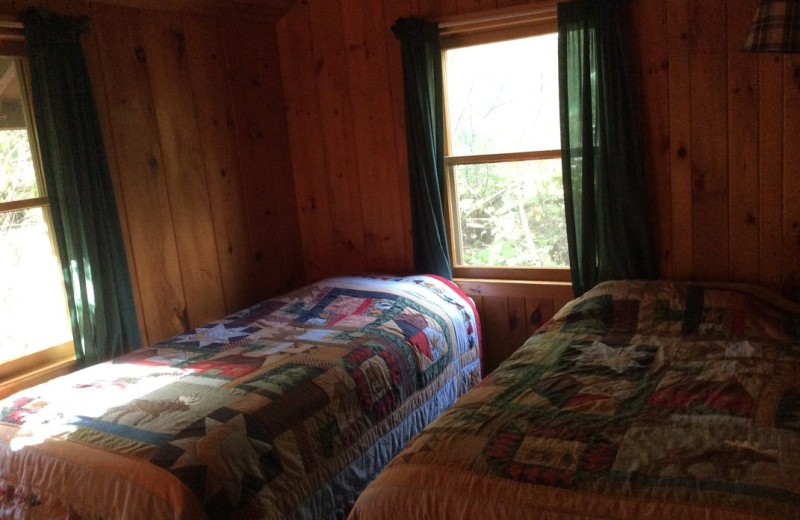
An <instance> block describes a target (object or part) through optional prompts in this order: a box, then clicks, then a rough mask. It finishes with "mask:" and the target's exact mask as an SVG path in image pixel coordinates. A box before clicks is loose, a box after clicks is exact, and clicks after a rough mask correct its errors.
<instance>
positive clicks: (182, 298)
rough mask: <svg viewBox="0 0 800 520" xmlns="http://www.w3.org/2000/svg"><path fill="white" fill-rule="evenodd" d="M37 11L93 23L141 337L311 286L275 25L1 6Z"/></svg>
mask: <svg viewBox="0 0 800 520" xmlns="http://www.w3.org/2000/svg"><path fill="white" fill-rule="evenodd" d="M125 3H129V4H133V5H135V2H125ZM150 3H151V4H154V5H157V3H154V2H150ZM166 4H169V5H175V3H174V2H172V3H170V2H167V3H166ZM28 5H43V6H45V7H47V8H48V9H50V10H51V11H53V12H57V13H61V14H72V15H84V14H86V15H88V16H89V17H90V25H91V32H90V33H89V34H87V35H86V36H85V38H84V40H83V43H84V48H85V52H86V55H87V61H88V66H89V71H90V75H91V77H92V84H93V88H94V92H95V98H96V101H97V105H98V111H99V114H100V120H101V125H102V127H103V132H104V137H105V144H106V149H107V152H108V156H109V163H110V167H111V171H112V175H113V180H114V186H115V190H116V196H117V202H118V205H119V210H120V214H121V220H122V225H123V228H124V233H125V239H126V244H127V247H128V260H129V264H130V266H131V272H132V276H133V282H134V289H135V292H136V294H135V297H136V304H137V311H138V315H139V321H140V326H141V330H142V334H143V337H144V341H145V343H146V344H150V343H153V342H156V341H159V340H161V339H164V338H166V337H168V336H171V335H173V334H175V333H177V332H180V331H182V330H184V329H187V328H190V327H194V326H198V325H201V324H203V323H206V322H208V321H210V320H212V319H215V318H219V317H222V316H223V315H224V314H226V313H228V312H232V311H235V310H239V309H241V308H243V307H245V306H247V305H249V304H252V303H255V302H257V301H260V300H262V299H264V298H266V297H268V296H272V295H275V294H277V293H280V292H283V291H285V290H287V289H289V288H293V287H296V286H298V285H299V284H300V283H302V280H303V272H302V268H303V264H302V261H301V257H300V254H301V251H300V239H299V233H298V219H297V211H296V205H295V202H294V200H295V194H294V185H293V179H292V168H291V156H290V154H289V146H288V134H287V130H286V118H285V110H284V99H283V87H282V84H281V80H280V73H279V67H278V64H279V61H278V57H277V40H276V38H275V33H274V27H275V19H274V17H272V18H270V17H269V15H268V11H265V13H266V14H263V15H259V14H258V13H256V14H252V13H248V14H237V13H230V12H228V11H226V10H225V9H219V8H216V9H215V8H210V9H206V11H207V12H202V11H201V10H198V9H197V8H196V7H195V8H192V9H186V10H184V11H178V10H161V9H155V8H154V9H141V8H134V7H125V6H117V5H107V4H104V3H94V2H92V3H84V2H77V1H63V0H50V1H46V2H41V1H36V2H34V1H27V0H26V1H21V0H17V1H15V2H12V1H4V2H0V11H2V12H5V13H16V12H18V11H19V10H21V9H23V8H25V7H27V6H28ZM183 5H191V3H187V4H183ZM199 5H202V6H205V7H208V5H210V4H209V3H208V2H200V3H199ZM212 7H213V6H212Z"/></svg>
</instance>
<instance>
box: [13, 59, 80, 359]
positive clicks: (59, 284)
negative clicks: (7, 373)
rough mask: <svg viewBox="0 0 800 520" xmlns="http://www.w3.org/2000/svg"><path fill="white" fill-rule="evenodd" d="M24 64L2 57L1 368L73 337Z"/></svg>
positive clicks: (62, 346)
mask: <svg viewBox="0 0 800 520" xmlns="http://www.w3.org/2000/svg"><path fill="white" fill-rule="evenodd" d="M22 65H23V63H22V59H21V58H18V57H0V273H2V275H0V319H1V320H2V327H0V363H6V362H8V361H10V360H15V359H18V358H23V357H25V356H30V355H32V354H34V353H38V352H42V351H44V350H46V349H50V348H52V347H56V348H57V349H59V350H60V351H69V350H71V346H70V345H69V343H70V342H71V339H72V333H71V329H70V322H69V311H68V309H67V305H66V297H65V293H64V284H63V280H62V274H61V265H60V262H59V259H58V254H57V252H56V248H55V243H54V241H53V236H52V231H51V225H50V211H49V202H48V199H47V194H46V191H45V188H44V182H43V181H42V177H41V174H40V170H39V168H38V161H37V160H36V158H37V157H38V156H37V153H36V152H37V150H36V147H35V142H36V141H35V139H33V138H32V136H34V135H35V133H34V132H32V130H31V128H32V127H31V120H32V119H31V117H30V110H29V105H28V103H27V99H28V97H27V91H26V89H25V87H26V83H25V81H24V69H23V67H22Z"/></svg>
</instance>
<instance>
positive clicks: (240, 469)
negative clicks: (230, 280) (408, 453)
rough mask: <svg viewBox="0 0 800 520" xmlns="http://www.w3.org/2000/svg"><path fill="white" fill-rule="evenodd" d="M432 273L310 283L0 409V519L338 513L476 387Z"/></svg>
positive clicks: (468, 334) (457, 321)
mask: <svg viewBox="0 0 800 520" xmlns="http://www.w3.org/2000/svg"><path fill="white" fill-rule="evenodd" d="M479 330H480V329H479V323H478V316H477V313H476V312H475V308H474V305H473V302H472V301H471V300H470V299H469V298H468V297H466V296H465V295H464V294H463V293H462V292H461V291H460V290H459V289H458V288H457V287H456V286H455V285H454V284H453V283H452V282H449V281H447V280H444V279H442V278H439V277H435V276H422V275H421V276H410V277H391V276H350V277H338V278H331V279H327V280H323V281H321V282H319V283H315V284H312V285H310V286H308V287H304V288H302V289H299V290H297V291H294V292H291V293H289V294H286V295H284V296H281V297H277V298H273V299H270V300H267V301H265V302H262V303H260V304H257V305H255V306H252V307H250V308H247V309H244V310H242V311H241V312H237V313H234V314H231V315H229V316H226V317H225V318H223V319H220V320H217V321H214V322H212V323H209V324H207V325H205V326H202V327H198V328H196V329H193V330H189V331H187V332H185V333H182V334H179V335H177V336H175V337H173V338H170V339H168V340H166V341H162V342H160V343H158V344H156V345H152V346H150V347H146V348H141V349H139V350H136V351H134V352H131V353H130V354H126V355H124V356H122V357H120V358H118V359H115V360H113V361H109V362H107V363H102V364H99V365H95V366H92V367H88V368H85V369H82V370H79V371H77V372H74V373H72V374H69V375H66V376H63V377H60V378H57V379H54V380H52V381H50V382H47V383H45V384H42V385H39V386H35V387H32V388H30V389H27V390H24V391H21V392H19V393H17V394H15V395H13V396H11V397H9V398H7V399H5V400H3V401H0V518H15V519H21V518H25V519H37V518H48V519H53V518H63V519H83V520H90V519H91V520H100V519H105V520H112V519H113V520H116V519H132V520H133V519H135V520H142V519H159V520H161V519H175V520H201V519H204V518H207V519H224V518H236V519H249V518H252V519H256V518H258V519H279V518H313V519H326V518H330V519H334V518H343V516H344V514H345V510H346V509H347V507H348V505H349V504H351V503H352V502H353V501H354V499H355V497H356V496H357V494H358V492H360V491H361V489H363V487H364V486H365V485H366V483H367V481H368V480H369V479H371V478H372V477H374V475H375V474H377V472H378V471H379V470H380V469H381V467H382V466H383V465H384V464H385V463H387V462H388V461H389V460H390V459H391V457H392V456H393V455H394V454H396V453H397V451H399V449H400V448H401V447H402V446H403V445H404V444H405V443H406V442H407V441H408V439H409V438H410V437H411V436H412V435H413V434H415V433H417V432H418V431H419V430H420V429H421V428H422V426H424V425H425V424H426V423H428V422H429V421H431V420H432V419H433V418H435V417H436V416H437V415H438V414H440V413H441V412H442V411H443V410H444V409H445V408H447V407H448V406H449V405H450V404H452V403H453V402H454V401H455V399H456V398H457V396H458V395H460V394H463V393H464V392H465V391H466V390H468V389H469V388H470V387H472V386H474V384H475V383H476V382H477V381H479V379H480V337H479Z"/></svg>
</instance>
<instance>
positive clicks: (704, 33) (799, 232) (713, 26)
mask: <svg viewBox="0 0 800 520" xmlns="http://www.w3.org/2000/svg"><path fill="white" fill-rule="evenodd" d="M633 4H634V6H635V13H634V14H635V17H634V18H635V21H636V29H637V31H636V32H637V39H638V41H636V42H635V48H636V50H637V51H638V52H637V53H636V55H637V57H638V59H639V67H638V72H639V73H640V76H641V79H642V85H643V88H642V101H643V104H642V105H643V107H644V110H643V114H644V121H645V136H646V139H645V143H646V154H645V156H646V159H647V165H648V167H649V169H650V170H651V171H652V174H653V178H654V179H655V182H654V184H653V187H654V190H655V198H656V201H657V206H656V207H657V208H658V218H657V228H658V233H659V244H660V253H661V271H662V275H663V276H664V277H665V278H679V279H713V280H736V281H744V282H755V283H760V284H763V285H766V286H769V287H772V288H775V289H778V290H780V291H781V292H783V293H784V294H785V295H786V296H789V297H791V298H793V299H795V300H798V301H800V285H799V282H800V141H798V139H797V136H798V129H799V127H800V59H798V56H794V62H793V61H792V59H791V58H790V57H789V56H786V55H771V54H752V53H744V52H741V51H740V49H741V45H742V42H743V39H744V36H745V34H746V33H747V29H748V27H749V24H750V22H751V21H752V17H753V14H754V13H755V10H756V7H757V5H758V2H757V1H756V0H744V1H736V2H732V1H726V0H666V1H656V0H649V1H642V0H637V1H634V2H633ZM795 63H796V64H795Z"/></svg>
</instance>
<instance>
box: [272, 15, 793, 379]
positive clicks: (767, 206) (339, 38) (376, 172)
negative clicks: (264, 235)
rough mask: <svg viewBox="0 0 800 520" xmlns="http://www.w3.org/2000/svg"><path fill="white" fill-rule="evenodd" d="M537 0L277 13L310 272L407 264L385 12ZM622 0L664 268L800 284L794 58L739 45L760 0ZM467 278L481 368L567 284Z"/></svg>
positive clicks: (400, 134)
mask: <svg viewBox="0 0 800 520" xmlns="http://www.w3.org/2000/svg"><path fill="white" fill-rule="evenodd" d="M535 3H537V2H536V1H533V0H529V1H524V0H382V1H375V2H363V1H360V0H304V1H302V2H297V3H296V4H295V5H294V7H293V8H292V9H291V10H290V11H289V13H288V14H287V15H286V16H285V17H284V18H283V19H282V20H281V21H280V22H279V24H278V28H277V32H278V46H279V55H280V59H281V69H282V75H283V84H284V92H285V95H286V101H287V117H288V122H289V135H290V142H291V147H292V159H293V163H294V175H295V185H296V190H297V200H298V210H299V215H300V229H301V234H302V244H303V258H304V259H305V266H306V275H307V277H308V278H310V279H314V278H317V277H320V276H323V275H327V274H330V273H334V272H338V271H341V270H351V269H352V270H355V269H360V268H369V269H376V270H378V269H388V270H392V269H394V270H403V269H410V267H411V259H410V245H409V238H410V217H409V213H408V200H407V196H408V192H407V187H406V173H405V172H406V158H405V137H404V131H405V130H404V125H403V93H402V82H401V65H400V55H399V44H398V42H397V41H396V40H395V39H394V37H393V35H392V33H391V29H390V28H391V25H392V24H393V22H394V21H395V20H396V19H397V18H398V17H400V16H410V15H415V16H421V17H425V18H428V19H431V20H441V19H442V18H444V17H449V16H453V15H462V14H465V13H472V12H480V11H485V10H491V9H495V8H506V7H509V6H512V5H516V4H535ZM632 4H633V8H632V38H631V45H632V50H633V53H632V54H633V65H634V66H633V72H634V76H635V77H636V78H637V79H638V80H639V84H640V85H641V89H640V98H641V101H642V105H643V109H642V122H643V127H642V128H643V136H644V148H645V161H646V167H647V171H648V172H649V174H650V175H651V178H652V183H651V185H652V188H653V194H652V197H653V207H654V208H655V209H656V212H657V213H656V215H655V216H654V217H655V218H654V223H653V225H654V228H655V229H656V231H657V236H658V247H659V253H660V258H661V271H662V276H663V277H665V278H675V279H696V280H700V279H709V280H737V281H747V282H758V283H762V284H764V285H767V286H770V287H774V288H777V289H780V290H782V291H783V292H784V293H786V294H787V295H793V296H794V297H799V296H800V294H798V280H799V279H800V200H798V199H799V198H800V145H799V144H798V140H797V136H798V135H800V129H798V127H799V126H800V99H799V98H800V72H799V71H798V70H799V69H798V67H797V66H795V65H793V63H792V62H791V60H790V59H789V58H788V57H784V56H779V55H778V56H776V55H755V54H747V53H742V52H740V51H739V48H740V46H741V43H742V41H743V39H744V37H745V34H746V32H747V28H748V25H749V22H750V21H751V19H752V16H753V14H754V13H755V10H756V6H757V4H758V1H757V0H741V1H735V2H734V1H727V0H633V2H632ZM795 59H796V60H797V61H798V63H800V59H798V58H795ZM325 194H330V196H329V197H326V196H325ZM462 285H463V286H464V287H465V288H466V289H467V290H468V292H469V293H470V294H472V295H473V296H475V297H476V300H477V301H478V304H479V307H480V308H481V310H482V318H483V324H484V336H485V338H486V339H487V350H488V351H490V353H489V354H488V359H489V363H488V368H489V369H491V368H493V367H494V366H495V365H496V362H498V361H499V360H500V359H502V358H503V357H505V355H507V353H508V352H510V351H512V350H513V349H514V348H515V347H516V346H518V345H519V344H520V343H521V340H522V339H523V338H524V337H526V335H527V333H528V332H529V331H530V329H531V328H532V327H535V326H536V324H537V323H540V322H542V321H546V319H548V318H549V317H550V316H551V315H552V313H553V311H554V310H557V309H558V308H559V307H560V305H561V304H562V303H563V301H564V300H565V298H568V296H569V292H568V291H565V290H564V288H563V287H559V286H552V285H547V284H539V285H537V284H529V285H523V284H513V283H511V284H509V283H506V284H498V285H492V284H486V283H482V282H476V281H462ZM565 295H566V296H565Z"/></svg>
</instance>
